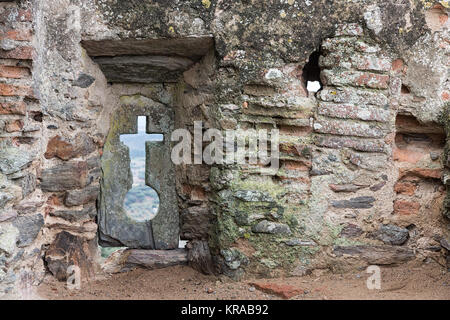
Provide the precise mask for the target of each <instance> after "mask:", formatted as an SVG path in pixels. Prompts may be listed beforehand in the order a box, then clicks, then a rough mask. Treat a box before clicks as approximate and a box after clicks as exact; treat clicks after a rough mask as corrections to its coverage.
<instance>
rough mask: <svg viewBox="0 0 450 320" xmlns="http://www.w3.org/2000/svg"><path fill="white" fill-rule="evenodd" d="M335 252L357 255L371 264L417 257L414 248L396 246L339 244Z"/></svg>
mask: <svg viewBox="0 0 450 320" xmlns="http://www.w3.org/2000/svg"><path fill="white" fill-rule="evenodd" d="M333 252H334V254H335V255H336V256H338V257H341V256H343V255H349V256H355V257H358V258H360V259H362V260H364V261H366V262H367V263H369V264H376V265H390V264H397V263H404V262H407V261H409V260H412V259H414V257H415V255H414V251H413V250H412V249H410V248H404V247H395V246H368V245H358V246H337V247H335V248H334V250H333Z"/></svg>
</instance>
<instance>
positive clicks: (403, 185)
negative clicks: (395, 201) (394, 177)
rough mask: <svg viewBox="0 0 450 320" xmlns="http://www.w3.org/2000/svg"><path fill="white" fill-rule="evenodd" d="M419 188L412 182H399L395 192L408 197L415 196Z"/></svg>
mask: <svg viewBox="0 0 450 320" xmlns="http://www.w3.org/2000/svg"><path fill="white" fill-rule="evenodd" d="M416 189H417V186H416V185H415V184H414V183H411V182H407V181H406V182H397V183H396V184H395V186H394V191H395V192H397V193H400V194H405V195H408V196H412V195H414V193H415V192H416Z"/></svg>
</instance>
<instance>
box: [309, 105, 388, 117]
mask: <svg viewBox="0 0 450 320" xmlns="http://www.w3.org/2000/svg"><path fill="white" fill-rule="evenodd" d="M317 110H318V112H319V114H320V115H323V116H328V117H332V118H341V119H357V120H365V121H379V122H387V121H389V118H390V112H389V110H384V109H381V108H377V107H359V106H355V105H351V104H333V103H324V102H322V103H320V104H319V108H318V109H317Z"/></svg>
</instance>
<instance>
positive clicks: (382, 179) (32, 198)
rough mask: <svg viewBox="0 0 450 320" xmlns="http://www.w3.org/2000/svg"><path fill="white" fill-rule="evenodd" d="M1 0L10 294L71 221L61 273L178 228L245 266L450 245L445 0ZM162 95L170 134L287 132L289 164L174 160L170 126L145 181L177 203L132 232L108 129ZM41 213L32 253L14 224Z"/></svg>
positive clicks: (391, 256) (390, 256) (266, 270)
mask: <svg viewBox="0 0 450 320" xmlns="http://www.w3.org/2000/svg"><path fill="white" fill-rule="evenodd" d="M0 2H1V3H0V38H1V40H0V58H1V59H0V60H1V61H0V207H1V209H0V212H2V213H3V212H5V213H6V214H4V215H3V218H0V219H5V220H4V221H2V222H1V224H0V229H1V230H2V231H4V232H3V233H2V234H0V239H2V240H1V241H0V244H1V248H5V249H6V250H7V251H8V253H7V254H8V255H11V256H12V257H16V258H15V259H14V261H9V262H8V264H7V265H5V266H4V267H2V268H0V269H1V270H2V272H4V274H0V278H1V279H3V280H2V281H0V296H1V295H2V293H3V292H6V291H8V290H10V291H20V288H21V285H20V281H21V280H20V276H19V275H18V274H16V271H15V270H22V269H23V268H29V267H30V266H33V268H32V269H33V270H32V272H31V273H30V274H29V277H30V278H32V279H33V280H36V282H39V280H40V279H41V278H42V275H43V274H44V271H45V269H44V265H43V263H41V259H35V256H34V257H31V256H30V257H29V256H28V255H27V254H26V253H24V252H34V251H36V250H38V251H40V250H41V249H42V251H43V252H42V253H43V254H46V252H45V251H48V250H47V248H48V247H49V245H51V242H52V241H53V239H54V238H55V237H57V235H58V234H61V233H62V232H64V231H70V232H72V233H76V234H77V235H76V236H75V235H65V239H66V240H64V241H66V242H67V244H69V243H71V244H73V247H71V248H72V249H70V250H69V251H70V252H71V253H70V254H69V253H68V254H65V253H64V254H56V253H55V252H57V250H56V249H55V248H53V247H52V248H53V249H55V250H54V251H53V253H54V255H55V257H56V256H58V255H59V256H58V258H55V259H54V260H53V262H54V263H50V264H49V269H50V268H52V270H53V271H54V273H55V274H57V275H58V277H59V278H61V279H62V278H64V272H65V271H64V268H65V267H66V266H67V265H65V264H66V262H67V259H68V257H69V258H70V257H78V258H79V257H86V258H90V257H91V252H88V251H86V250H85V248H84V247H85V246H86V245H87V242H86V241H88V242H89V241H91V240H87V239H94V238H96V236H99V237H100V239H102V241H104V242H103V243H104V244H105V243H108V244H109V245H123V243H122V242H121V241H119V240H118V239H119V238H121V239H124V238H126V239H127V241H126V242H127V245H129V246H132V247H134V246H135V247H139V244H138V243H136V239H138V240H139V241H138V242H141V241H144V239H145V241H147V245H148V247H151V246H152V245H150V243H151V242H152V241H151V240H150V239H152V236H156V239H164V240H163V241H162V242H163V243H164V244H166V243H169V242H170V243H171V247H173V248H175V247H176V246H177V245H178V236H179V235H180V236H181V237H183V238H185V239H189V240H190V244H189V245H188V259H189V264H190V265H191V266H193V267H195V268H197V269H198V270H201V271H202V272H205V273H215V272H222V273H224V274H225V275H227V276H230V277H232V278H234V279H241V278H242V277H244V276H246V275H250V276H280V275H289V274H293V273H292V272H294V273H295V270H297V272H298V273H303V272H306V271H305V270H313V269H315V268H323V266H324V265H325V266H329V268H330V269H332V270H335V269H339V267H346V266H349V267H356V266H358V267H360V262H364V263H369V262H374V263H376V262H381V263H389V262H395V263H397V262H407V261H409V260H410V259H413V258H414V256H413V255H411V250H412V248H419V249H425V250H421V254H422V255H424V256H425V257H424V256H420V257H419V256H418V257H417V262H420V261H430V259H433V261H434V260H435V259H437V260H439V261H442V262H443V261H445V259H448V255H447V257H446V256H445V254H447V251H446V249H442V250H438V249H439V248H441V247H438V246H437V243H436V241H435V240H433V239H437V238H436V237H439V239H448V238H449V228H448V224H449V222H450V220H449V219H447V218H449V217H450V200H449V199H450V191H449V190H450V189H449V188H448V186H449V185H450V183H449V181H450V180H449V169H450V166H449V164H450V161H448V159H450V157H448V150H450V148H449V146H448V143H447V140H448V139H447V136H448V132H449V127H450V126H449V123H450V121H449V119H450V117H449V114H450V113H449V110H448V109H449V101H450V87H449V81H448V56H449V52H450V46H449V35H448V13H449V12H448V9H449V8H448V3H447V2H446V1H435V2H431V1H406V0H402V1H391V0H361V1H344V0H331V1H325V0H319V1H297V0H294V1H291V0H289V1H272V2H271V1H251V2H249V1H214V0H211V1H197V0H195V1H194V0H187V1H178V0H177V1H173V0H168V1H115V0H101V1H100V0H86V1H83V2H82V3H81V2H80V1H70V3H68V2H67V1H66V0H54V1H50V0H41V1H11V2H4V1H0ZM308 80H314V81H320V82H321V83H320V84H321V89H322V90H320V91H319V92H317V93H316V94H312V93H310V92H308V90H307V81H308ZM124 101H125V102H127V103H124ZM130 101H134V103H131V104H130V103H128V102H130ZM147 103H149V104H151V105H152V106H155V105H156V106H157V107H156V109H157V112H155V113H153V114H151V117H152V118H154V119H156V120H157V122H159V120H160V117H161V116H162V115H164V114H165V113H166V111H167V110H169V109H170V110H171V111H172V112H173V117H172V119H173V127H172V128H171V129H170V130H166V131H164V132H166V133H170V132H171V131H172V130H174V129H178V128H183V129H187V130H188V131H189V132H190V134H191V135H192V136H194V131H195V129H194V126H193V122H194V121H202V123H203V128H202V131H203V132H205V131H206V130H207V129H210V128H214V129H218V130H221V131H224V130H229V129H242V130H243V131H244V132H242V136H245V135H246V134H247V133H251V131H252V130H254V129H265V130H269V131H270V130H271V129H279V144H278V145H279V151H280V156H279V159H278V165H277V166H274V167H272V166H270V165H267V164H266V163H262V162H256V163H251V164H243V165H241V164H239V165H236V164H235V163H222V164H220V165H216V164H211V165H210V164H207V163H202V164H193V163H191V164H182V165H176V166H173V167H171V162H170V161H169V160H168V159H170V154H168V152H169V151H170V148H172V147H173V144H171V145H169V139H166V138H168V136H167V134H166V137H165V140H164V146H165V147H163V150H161V149H160V148H159V147H154V146H152V147H150V148H148V150H147V153H150V157H149V158H150V159H148V161H147V164H146V165H147V166H150V167H154V168H155V169H157V171H158V172H160V173H162V176H160V177H155V176H152V175H151V174H150V175H149V176H147V180H148V181H150V182H151V184H156V181H159V182H162V183H161V185H160V186H157V188H155V189H158V190H159V193H160V197H161V199H162V203H163V204H162V206H161V208H162V211H160V212H159V214H158V215H157V216H156V218H155V219H156V220H154V221H153V220H152V221H151V223H148V224H141V225H140V226H139V227H135V226H134V224H133V223H131V222H129V221H128V219H126V217H124V215H121V214H123V212H122V211H121V210H120V209H118V210H112V209H111V207H109V205H111V206H113V207H114V208H119V207H121V206H122V203H123V196H124V195H125V193H126V192H127V191H128V189H129V188H131V182H130V175H129V173H130V172H129V171H130V168H129V165H128V163H129V158H128V155H127V150H126V149H124V148H123V145H122V144H120V143H119V142H118V141H114V139H111V134H112V133H117V132H119V131H120V130H121V129H123V128H122V127H121V126H122V125H125V126H127V124H128V120H127V119H129V116H130V115H131V114H133V116H134V115H138V114H137V113H140V114H139V115H142V114H143V112H142V110H144V109H142V108H143V106H144V105H146V104H147ZM124 106H126V107H127V108H126V109H127V110H122V109H123V107H124ZM122 111H123V112H122ZM147 111H148V110H147ZM144 113H145V115H149V114H147V112H144ZM116 120H117V121H116ZM132 127H133V126H128V127H127V129H130V128H132ZM133 129H134V127H133ZM147 129H148V132H156V131H160V132H161V130H159V129H160V128H155V127H153V128H147ZM156 129H158V130H156ZM240 134H241V133H239V136H241V135H240ZM250 135H251V134H250ZM187 136H188V135H187V134H186V133H184V137H187ZM116 138H117V137H116ZM206 142H207V141H205V144H206ZM166 143H167V145H166ZM226 145H227V147H230V149H231V148H233V147H234V144H233V143H229V144H226ZM274 146H276V143H275V144H274ZM160 151H161V152H160ZM193 151H194V150H190V151H189V152H188V153H189V154H191V153H193ZM153 153H155V154H157V155H158V154H159V155H161V154H165V156H164V157H162V156H160V157H159V156H156V157H153V158H152V155H153ZM168 167H170V168H168ZM166 169H167V171H166ZM148 181H147V182H148ZM98 185H100V186H101V188H100V189H101V191H100V193H98V192H97V190H96V188H97V187H96V186H98ZM97 193H98V194H99V197H98V203H99V206H98V211H99V215H98V216H97V218H98V219H97V220H96V219H95V218H94V217H95V213H96V212H95V211H96V210H95V207H94V206H95V203H94V202H95V198H96V194H97ZM164 210H166V213H167V212H168V213H170V214H169V215H165V214H164V212H165V211H164ZM109 212H113V214H112V215H111V216H114V213H117V214H118V215H121V218H118V219H116V220H114V219H113V218H111V216H109V218H110V219H109V220H108V219H105V216H106V215H105V213H109ZM16 213H17V216H16ZM39 215H40V216H42V217H45V225H44V226H43V228H44V232H43V233H42V235H43V236H37V237H36V239H34V240H33V241H31V240H27V239H25V238H22V240H24V242H23V241H22V242H19V243H21V244H20V246H22V245H23V243H27V244H28V245H26V247H23V248H18V245H17V240H18V239H19V238H21V237H23V236H24V234H22V235H20V230H18V229H17V228H16V227H14V223H15V220H16V219H19V222H21V223H23V224H24V225H29V226H30V229H29V232H28V231H25V232H26V233H27V234H28V233H29V235H30V236H31V237H30V239H31V238H34V234H35V230H34V229H33V228H34V227H33V228H31V226H32V225H33V223H31V222H29V224H26V223H25V222H24V221H25V220H23V219H25V218H29V217H34V216H39ZM442 215H443V216H442ZM1 216H2V215H0V217H1ZM158 219H159V220H158ZM35 222H36V224H38V225H39V224H40V223H41V221H40V220H39V221H35ZM97 222H98V224H97ZM166 222H167V223H166ZM379 223H381V224H382V225H384V226H385V227H379V225H378V224H379ZM150 224H151V226H150ZM394 225H397V226H399V228H400V226H401V227H404V226H408V229H411V230H410V233H411V237H410V238H409V239H408V240H407V241H406V242H403V240H404V238H405V236H406V231H405V230H399V229H397V228H394V227H388V226H394ZM172 226H173V227H172ZM377 228H378V229H377ZM36 229H37V228H36ZM98 230H99V233H98V234H97V232H98ZM149 230H152V234H151V233H150V232H149ZM122 231H123V233H121V232H122ZM261 231H262V232H261ZM38 234H39V232H38ZM132 235H135V236H132ZM169 235H170V239H169V238H168V237H169ZM59 237H61V236H59ZM133 237H134V238H133ZM57 238H58V237H57ZM128 240H129V241H128ZM2 241H3V242H2ZM383 241H384V242H385V243H386V245H385V246H374V244H375V243H382V242H383ZM433 241H434V242H433ZM401 242H402V244H400V243H401ZM343 244H345V247H344V246H343ZM388 244H389V245H388ZM399 245H402V247H399ZM65 247H66V249H67V247H68V246H65ZM94 247H95V246H94ZM163 247H164V246H163ZM336 247H337V248H340V249H337V251H336V253H337V254H336V256H332V255H330V254H329V253H331V252H332V250H333V248H336ZM430 248H431V249H430ZM66 249H65V250H66ZM428 249H429V250H428ZM1 250H2V249H0V251H1ZM3 251H5V250H3ZM3 251H2V252H3ZM66 251H67V250H66ZM66 251H64V252H66ZM94 251H95V250H92V252H94ZM344 252H345V253H346V254H344ZM1 254H2V253H0V256H1ZM5 255H6V253H5ZM47 258H48V259H47V260H48V261H51V258H50V256H48V257H47ZM78 258H77V259H78ZM427 258H430V259H427ZM33 259H34V260H33ZM70 259H72V258H70ZM74 259H75V258H74ZM74 259H72V260H74ZM75 260H76V259H75ZM75 260H74V261H75ZM87 260H89V259H87ZM36 261H38V262H36ZM55 261H58V262H55ZM63 261H64V262H63ZM50 266H51V267H50ZM84 266H88V264H83V263H81V264H80V267H83V268H84ZM86 268H87V269H88V267H86ZM58 270H60V271H58ZM83 272H84V271H83ZM61 274H62V275H61ZM27 276H28V275H27Z"/></svg>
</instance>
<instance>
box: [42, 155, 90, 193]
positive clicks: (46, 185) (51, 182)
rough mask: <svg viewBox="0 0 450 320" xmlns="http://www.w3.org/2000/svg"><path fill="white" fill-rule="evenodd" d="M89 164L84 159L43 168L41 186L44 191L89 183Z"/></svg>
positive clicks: (66, 188) (61, 189) (78, 186)
mask: <svg viewBox="0 0 450 320" xmlns="http://www.w3.org/2000/svg"><path fill="white" fill-rule="evenodd" d="M87 173H88V171H87V164H86V162H83V161H76V162H67V163H64V164H60V165H57V166H55V167H52V168H49V169H44V170H42V174H41V183H40V187H41V189H42V190H44V191H66V190H73V189H79V188H83V187H85V186H86V183H87Z"/></svg>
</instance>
